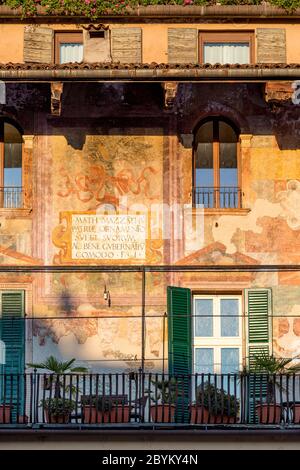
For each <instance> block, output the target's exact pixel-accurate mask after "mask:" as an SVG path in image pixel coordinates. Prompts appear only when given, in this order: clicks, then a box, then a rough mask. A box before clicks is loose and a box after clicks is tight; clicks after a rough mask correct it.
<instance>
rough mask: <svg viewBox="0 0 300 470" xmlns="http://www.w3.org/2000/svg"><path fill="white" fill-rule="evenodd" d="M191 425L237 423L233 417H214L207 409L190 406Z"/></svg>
mask: <svg viewBox="0 0 300 470" xmlns="http://www.w3.org/2000/svg"><path fill="white" fill-rule="evenodd" d="M190 412H191V417H190V423H191V424H234V423H236V422H237V418H236V417H235V416H227V415H226V414H223V415H214V414H212V413H209V412H208V410H207V408H205V407H204V406H200V405H192V406H191V407H190Z"/></svg>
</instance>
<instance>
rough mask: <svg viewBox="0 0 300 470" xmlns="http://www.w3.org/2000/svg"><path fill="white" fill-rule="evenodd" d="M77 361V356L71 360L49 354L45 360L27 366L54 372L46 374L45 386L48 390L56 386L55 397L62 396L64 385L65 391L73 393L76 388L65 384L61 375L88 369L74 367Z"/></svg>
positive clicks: (83, 371)
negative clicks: (60, 358) (61, 359)
mask: <svg viewBox="0 0 300 470" xmlns="http://www.w3.org/2000/svg"><path fill="white" fill-rule="evenodd" d="M75 361H76V359H75V358H73V359H71V360H70V361H59V360H58V359H56V357H54V356H49V357H48V358H47V359H46V361H45V362H40V363H28V364H27V367H32V368H33V369H46V370H49V371H50V372H52V374H49V375H46V376H44V388H45V389H46V390H50V389H51V388H54V398H61V389H62V387H64V389H65V392H69V391H70V390H71V394H73V393H74V392H75V391H76V390H75V388H74V387H70V386H69V385H66V386H65V383H64V381H63V380H62V379H61V377H60V376H62V375H63V374H70V373H74V374H75V373H86V372H87V371H88V370H87V368H86V367H72V366H73V364H74V362H75Z"/></svg>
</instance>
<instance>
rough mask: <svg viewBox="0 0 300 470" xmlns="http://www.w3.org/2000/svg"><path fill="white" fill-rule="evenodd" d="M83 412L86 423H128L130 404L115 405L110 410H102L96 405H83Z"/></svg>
mask: <svg viewBox="0 0 300 470" xmlns="http://www.w3.org/2000/svg"><path fill="white" fill-rule="evenodd" d="M82 412H83V422H84V423H85V424H102V423H105V424H107V423H128V422H129V416H130V406H129V405H124V406H121V405H120V406H118V407H116V406H113V407H112V408H111V410H109V411H101V410H97V408H96V407H95V406H88V405H83V407H82Z"/></svg>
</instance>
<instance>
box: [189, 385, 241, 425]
mask: <svg viewBox="0 0 300 470" xmlns="http://www.w3.org/2000/svg"><path fill="white" fill-rule="evenodd" d="M196 405H198V406H204V407H205V408H207V409H208V410H209V412H210V413H212V414H214V415H221V414H222V415H224V416H229V417H230V416H236V414H237V413H238V411H239V406H240V403H239V400H238V399H237V398H236V396H235V395H231V394H230V393H228V392H226V391H225V390H224V389H221V388H217V387H215V386H214V385H213V384H211V383H209V382H205V383H204V384H203V385H199V386H198V387H197V389H196Z"/></svg>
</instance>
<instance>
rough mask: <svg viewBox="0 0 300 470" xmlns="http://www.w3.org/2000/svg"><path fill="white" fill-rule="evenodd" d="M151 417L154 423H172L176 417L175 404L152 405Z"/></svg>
mask: <svg viewBox="0 0 300 470" xmlns="http://www.w3.org/2000/svg"><path fill="white" fill-rule="evenodd" d="M150 410H151V419H152V421H153V422H154V423H172V422H174V417H175V405H168V404H165V405H152V406H151V407H150Z"/></svg>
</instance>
